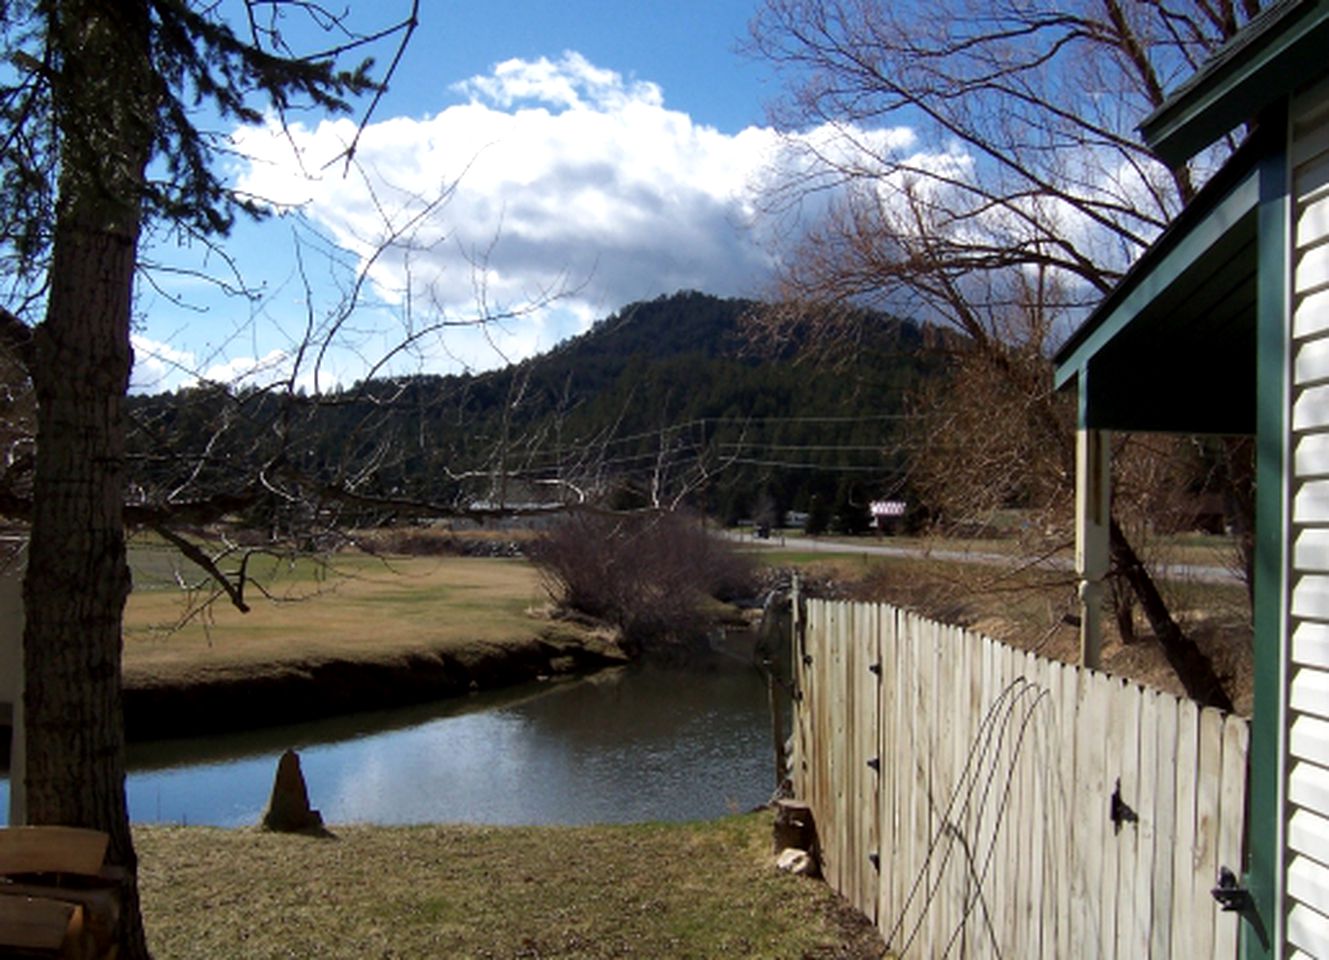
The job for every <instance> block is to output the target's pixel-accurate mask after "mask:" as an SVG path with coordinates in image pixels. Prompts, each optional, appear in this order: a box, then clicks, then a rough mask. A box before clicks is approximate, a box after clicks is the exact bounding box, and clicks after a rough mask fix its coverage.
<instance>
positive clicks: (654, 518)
mask: <svg viewBox="0 0 1329 960" xmlns="http://www.w3.org/2000/svg"><path fill="white" fill-rule="evenodd" d="M529 553H530V556H531V558H532V559H533V560H534V561H535V563H536V564H537V565H538V566H539V568H540V571H541V573H542V575H543V577H544V580H545V585H546V589H547V590H548V591H549V594H550V596H551V597H553V599H554V600H555V601H556V602H558V603H560V604H562V605H563V606H564V607H567V608H569V609H571V610H575V611H578V612H580V613H583V614H587V615H589V616H592V617H596V618H598V619H601V620H604V621H606V622H608V623H612V624H613V625H615V626H616V627H618V628H619V630H620V631H621V632H622V635H623V638H624V642H625V643H626V644H627V645H628V646H629V647H630V648H633V649H634V650H636V651H637V652H646V651H653V652H679V651H682V652H689V651H692V652H695V651H697V650H700V649H702V648H704V646H705V635H706V630H707V627H708V625H709V620H710V615H709V612H708V607H709V606H710V603H709V601H710V600H711V599H721V600H724V599H732V598H734V597H736V596H738V595H740V594H742V593H744V592H745V591H747V590H750V589H751V588H752V585H753V584H754V582H755V580H754V574H753V569H752V564H751V563H750V561H748V559H747V558H746V557H744V556H743V555H741V554H739V553H737V552H735V551H734V549H733V548H732V547H730V546H729V545H728V544H727V543H725V542H723V541H720V540H718V539H716V538H714V537H712V536H710V535H709V534H708V533H707V532H706V530H705V528H704V526H703V525H702V523H701V521H700V519H699V518H696V517H693V516H689V515H686V514H683V513H660V514H655V513H652V514H631V515H617V516H616V515H606V514H591V513H574V514H571V515H569V516H568V517H567V518H566V520H565V521H564V522H563V523H561V524H559V525H558V526H557V527H555V528H553V529H552V530H551V531H550V532H549V533H548V534H547V535H545V536H544V537H542V538H540V539H539V540H537V541H536V542H535V543H533V544H532V546H531V548H530V551H529Z"/></svg>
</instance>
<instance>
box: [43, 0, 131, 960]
mask: <svg viewBox="0 0 1329 960" xmlns="http://www.w3.org/2000/svg"><path fill="white" fill-rule="evenodd" d="M147 22H148V21H147V12H146V6H145V4H144V3H143V0H116V2H109V3H108V2H104V0H103V2H99V0H65V2H61V3H59V4H57V5H56V7H55V12H54V14H53V15H52V27H53V29H54V30H55V31H56V32H57V37H58V39H57V44H58V46H59V49H60V52H61V55H62V56H61V62H60V64H59V70H60V78H59V79H58V80H57V81H56V82H55V84H54V91H55V95H56V98H57V103H58V104H59V111H58V115H59V116H60V122H61V128H62V129H61V134H62V147H61V157H60V162H61V168H60V176H59V201H58V204H59V205H58V209H57V215H56V225H55V238H54V247H53V262H52V264H51V270H50V277H51V284H50V288H49V293H48V297H49V299H48V302H47V313H46V318H45V320H44V321H43V322H42V323H41V324H40V325H39V326H38V327H37V328H36V330H35V332H34V341H33V346H34V349H35V356H34V363H33V370H32V377H33V383H34V386H35V388H36V395H37V404H38V408H37V456H36V472H35V475H34V482H33V513H32V528H31V543H30V545H29V552H28V570H27V576H26V578H25V580H24V585H23V594H24V606H25V613H26V624H25V628H24V636H23V645H24V661H25V692H24V721H25V724H26V728H27V766H26V769H25V779H26V789H27V810H28V817H29V820H30V821H31V822H33V823H36V824H66V825H70V826H80V827H91V828H94V829H98V830H104V831H106V832H107V833H108V834H109V835H110V838H111V843H110V848H109V852H108V861H109V862H110V863H112V864H114V865H117V866H120V867H122V868H124V870H125V874H126V880H125V882H124V885H123V888H122V900H121V908H122V909H121V922H120V928H119V930H118V931H117V941H118V943H119V956H120V957H121V958H123V960H139V958H144V957H147V956H148V950H147V946H146V942H145V939H144V934H143V926H142V919H141V915H140V911H139V902H138V891H137V878H136V858H135V854H134V846H133V841H132V838H131V835H130V829H129V817H128V812H127V808H126V801H125V761H124V725H123V720H122V710H121V676H120V663H121V645H122V640H121V624H122V616H123V612H124V604H125V599H126V597H127V596H128V594H129V588H130V576H129V567H128V565H127V563H126V558H125V530H124V518H123V503H124V494H125V489H124V488H125V410H124V398H125V394H126V391H127V388H128V383H129V370H130V362H131V350H130V340H129V332H130V329H129V325H130V315H131V307H132V297H133V285H134V270H135V265H136V262H137V247H138V237H139V230H140V223H141V218H142V209H141V193H142V187H143V178H144V167H145V164H146V160H147V156H148V150H149V147H150V143H151V127H150V124H151V117H152V110H151V103H152V101H151V81H150V79H149V78H150V76H151V74H150V71H149V70H148V59H147V58H148V52H147V51H148V44H147V29H146V28H147ZM93 111H97V113H93ZM90 116H96V117H98V122H97V123H95V124H90V123H86V122H85V118H87V117H90ZM89 131H93V132H89Z"/></svg>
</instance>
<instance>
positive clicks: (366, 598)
mask: <svg viewBox="0 0 1329 960" xmlns="http://www.w3.org/2000/svg"><path fill="white" fill-rule="evenodd" d="M263 564H264V565H263V566H261V567H259V568H258V569H257V571H256V573H257V575H258V577H259V582H260V583H262V584H263V586H264V587H265V589H266V590H267V592H268V594H269V595H270V596H269V597H264V596H263V595H262V594H261V593H260V592H259V591H258V590H257V589H251V590H250V594H249V595H250V597H251V598H252V602H253V609H252V610H251V611H250V612H249V613H241V612H240V611H239V610H236V609H235V608H234V607H232V606H230V605H229V604H228V603H227V602H226V601H225V599H224V598H223V599H221V600H217V601H214V602H213V603H212V604H211V605H210V606H208V607H207V608H206V609H203V610H201V611H200V610H193V612H192V615H190V614H191V609H192V608H191V606H190V604H191V603H193V604H197V602H198V600H199V598H198V597H197V596H194V597H190V596H188V595H186V594H185V593H183V592H182V591H180V590H178V589H168V588H167V587H165V586H158V587H157V588H156V589H151V588H142V589H137V590H135V592H134V593H133V595H132V596H131V597H130V599H129V604H128V607H127V609H126V612H125V676H126V679H127V681H128V682H129V683H130V684H131V685H132V684H134V683H138V682H154V683H170V682H187V681H189V680H190V679H191V678H197V677H199V676H200V675H215V674H217V673H218V672H228V673H247V672H255V671H257V672H262V671H264V670H268V669H272V668H273V667H274V666H278V665H280V664H283V663H302V662H310V661H313V660H327V659H340V660H349V661H352V662H357V661H365V660H382V659H391V658H393V657H396V656H399V655H402V654H405V653H411V652H416V651H420V650H446V651H448V652H450V653H453V654H454V655H457V656H459V657H460V658H461V659H465V655H466V653H467V651H468V650H475V649H477V648H483V647H485V646H488V645H499V646H501V645H505V644H510V643H514V642H527V641H529V639H530V638H531V637H533V636H538V635H541V634H542V633H545V632H547V631H569V630H572V629H573V628H572V627H571V626H570V625H566V624H553V623H551V622H550V621H548V619H546V618H542V616H541V615H540V613H541V611H542V610H543V609H544V607H545V604H546V600H547V598H546V595H545V593H544V590H543V589H542V587H541V586H540V581H539V577H538V576H537V574H536V572H535V570H534V568H533V567H531V566H530V565H529V564H528V563H526V562H524V561H521V560H508V559H490V558H466V557H410V558H397V559H391V560H382V559H379V558H375V557H369V556H365V555H363V554H338V555H336V556H334V557H333V558H332V559H331V560H330V561H326V562H323V561H315V560H312V559H300V560H297V561H293V562H290V561H286V560H280V561H279V560H276V559H273V558H267V559H266V560H264V561H263ZM139 579H140V581H142V580H143V579H146V578H139ZM158 583H159V584H160V583H161V581H158ZM182 620H183V621H184V622H183V623H182Z"/></svg>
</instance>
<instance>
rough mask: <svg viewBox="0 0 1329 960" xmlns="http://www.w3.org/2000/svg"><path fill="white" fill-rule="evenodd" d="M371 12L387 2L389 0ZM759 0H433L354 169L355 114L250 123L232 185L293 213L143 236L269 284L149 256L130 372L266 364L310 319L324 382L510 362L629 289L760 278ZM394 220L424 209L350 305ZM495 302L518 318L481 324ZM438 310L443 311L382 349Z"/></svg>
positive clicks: (643, 294)
mask: <svg viewBox="0 0 1329 960" xmlns="http://www.w3.org/2000/svg"><path fill="white" fill-rule="evenodd" d="M402 6H403V8H404V4H403V5H402ZM363 9H366V8H364V7H362V8H361V10H363ZM368 9H369V10H370V12H371V13H372V15H373V16H377V17H383V16H386V14H385V12H384V11H385V10H390V9H392V4H391V3H383V4H379V5H372V6H370V7H369V8H368ZM754 9H755V8H754V2H753V0H719V2H700V0H670V2H655V0H650V2H645V0H633V2H622V0H620V2H608V0H571V2H561V3H552V2H533V0H490V2H486V3H476V2H472V3H459V4H446V5H445V4H441V3H438V2H436V0H425V2H424V3H423V4H422V11H421V24H420V27H419V29H418V30H417V32H416V34H415V36H414V38H413V39H412V42H411V44H410V46H409V48H408V49H407V51H406V54H405V58H404V60H403V61H402V63H401V65H400V67H399V68H398V72H397V74H396V76H395V77H394V79H393V82H392V86H391V88H390V90H389V92H388V94H387V95H386V96H385V97H384V98H383V100H382V101H381V102H380V104H379V105H378V107H377V109H376V112H375V113H374V116H373V118H372V120H371V123H370V125H369V127H368V128H367V129H366V130H365V133H364V141H363V143H362V148H361V151H360V157H361V160H362V163H363V164H364V168H363V169H362V170H360V171H353V172H351V173H349V174H344V173H343V171H342V170H341V169H340V168H337V169H336V170H327V169H323V165H324V163H325V162H326V159H327V158H328V157H331V156H333V155H335V153H336V147H337V143H338V141H337V139H336V138H337V137H338V136H346V135H349V130H350V129H351V127H350V126H349V123H350V122H349V121H347V120H342V121H341V123H340V124H339V125H334V124H331V123H327V122H323V123H320V118H318V117H315V116H308V115H302V114H296V115H294V117H295V119H296V121H297V123H296V127H295V129H294V131H293V133H292V135H291V136H289V137H288V136H279V137H276V138H273V137H271V136H266V137H265V136H262V135H259V134H255V133H254V132H252V131H251V132H250V133H249V135H248V137H247V138H245V137H243V136H242V137H241V143H240V149H241V152H242V153H244V152H248V153H250V154H252V155H255V156H256V157H257V159H250V160H248V161H245V160H238V159H237V160H235V161H231V165H232V168H233V174H234V176H235V181H236V182H237V183H238V184H239V185H240V186H241V187H242V188H244V189H251V190H253V191H254V192H255V193H257V194H259V195H260V196H263V197H265V198H266V199H270V200H273V201H276V204H275V206H274V209H278V210H283V211H294V210H297V209H298V210H300V211H301V214H302V216H301V218H300V219H297V218H296V217H293V216H289V215H288V216H278V217H273V218H271V219H269V220H267V221H264V222H262V223H260V224H257V225H254V224H241V225H240V226H238V227H237V229H236V231H235V232H234V234H233V235H232V236H231V237H229V238H227V239H226V240H224V241H223V242H222V244H221V251H220V253H219V252H218V251H207V250H204V249H202V248H200V247H198V246H197V245H195V246H193V247H190V248H188V249H181V248H180V247H179V246H178V245H177V244H176V243H175V241H174V240H173V239H171V238H169V237H161V236H158V237H157V238H155V240H153V241H152V242H150V243H149V245H148V246H147V257H148V259H150V260H153V261H156V262H161V263H166V264H170V265H172V266H183V267H186V268H192V269H195V270H197V271H198V272H199V273H200V274H202V275H205V276H208V277H212V278H214V280H221V281H223V282H225V283H226V285H227V286H234V284H233V283H232V281H233V279H234V278H235V277H236V276H237V275H238V276H240V277H243V279H244V282H245V284H247V285H248V286H249V287H251V288H252V289H253V290H254V291H256V293H257V294H258V296H257V297H256V298H255V299H254V300H253V301H252V302H250V301H249V300H246V299H244V298H241V297H236V296H231V295H226V294H225V293H224V292H223V289H222V287H221V286H220V285H219V284H217V283H214V282H211V281H207V280H204V279H202V277H196V276H191V275H188V274H181V273H177V272H174V271H160V270H159V271H155V272H152V273H150V274H149V275H148V276H149V277H150V278H151V280H150V282H144V283H141V284H140V296H139V301H138V303H139V311H138V313H139V315H138V321H137V333H136V355H137V370H136V374H135V388H136V389H139V390H148V391H153V390H159V389H167V388H171V387H174V386H179V385H181V384H185V383H189V382H192V381H194V380H195V379H196V378H197V377H198V376H200V375H202V376H205V377H207V378H209V379H217V380H234V379H235V378H237V377H242V378H243V377H248V378H249V379H250V381H251V382H259V381H264V380H267V379H271V378H272V377H273V376H274V375H275V371H281V370H286V369H289V367H290V365H291V364H292V363H293V362H295V361H294V360H293V359H292V358H293V357H294V356H295V355H296V353H297V351H298V348H299V344H300V342H301V341H302V340H303V339H305V336H306V333H307V332H308V331H310V330H311V329H312V330H314V331H315V333H316V334H319V333H320V331H321V333H322V334H323V335H326V337H327V338H328V339H329V341H330V342H331V343H332V347H331V349H329V350H328V351H327V352H326V354H324V355H323V356H322V357H321V359H320V361H319V363H318V364H317V366H318V376H317V378H315V375H314V369H315V363H314V362H313V360H311V358H310V357H309V356H308V355H306V356H305V357H304V358H302V360H301V361H300V366H301V370H300V373H299V376H300V379H301V380H302V382H304V383H305V385H306V386H307V387H311V388H312V387H313V386H315V384H317V386H318V387H319V388H326V387H327V386H330V385H332V384H335V383H345V382H348V381H352V380H354V379H356V378H358V377H359V376H361V375H363V373H364V372H365V371H366V370H373V369H377V370H378V371H379V372H389V371H392V372H414V371H431V372H452V371H456V370H459V369H481V368H485V367H491V366H496V365H501V364H502V363H503V362H505V361H510V360H519V359H522V358H523V357H525V356H529V355H530V354H532V353H534V352H539V351H542V350H547V349H548V348H550V347H552V346H553V345H554V344H555V343H557V342H558V341H559V340H561V339H563V338H564V337H566V336H568V335H570V334H573V333H576V332H579V331H580V330H583V329H584V328H585V327H586V326H587V325H588V324H589V323H590V322H592V321H593V320H595V319H599V318H600V317H603V316H606V315H608V314H609V313H612V312H613V311H615V310H617V309H618V308H620V307H622V306H624V305H625V304H626V303H628V302H630V301H631V300H634V299H641V298H648V297H653V296H658V295H660V294H666V293H671V292H673V291H674V290H676V289H679V288H683V287H695V288H698V289H705V290H710V291H714V292H716V293H719V294H725V295H739V294H744V295H746V294H752V295H759V294H760V293H761V292H762V291H763V289H764V288H765V286H766V284H767V283H768V282H769V266H770V263H771V260H770V257H769V254H768V253H766V252H763V251H761V250H759V249H758V246H757V245H756V241H755V240H754V239H753V237H752V235H751V234H750V231H749V224H748V223H747V222H746V221H747V219H748V217H747V214H746V213H744V208H743V203H742V202H741V201H740V200H739V199H738V197H739V194H742V193H744V192H745V191H746V189H747V183H748V182H749V181H750V180H751V179H752V177H753V176H754V174H755V173H756V172H757V171H758V170H759V169H760V166H761V160H760V156H759V155H760V154H762V152H763V151H766V152H769V150H770V149H771V146H772V143H773V136H772V134H771V131H769V130H766V129H764V121H765V115H766V105H767V102H768V101H769V100H770V99H771V97H772V96H773V95H774V92H775V90H774V87H773V84H772V81H771V78H770V70H769V68H768V67H767V66H766V65H764V64H762V63H761V62H759V61H757V60H755V59H753V58H751V57H748V56H745V55H742V54H741V53H739V52H738V48H739V46H740V44H741V43H742V41H743V40H744V38H745V36H746V31H747V24H748V21H749V19H750V17H751V15H752V14H753V12H754ZM358 12H359V11H357V14H358ZM291 36H292V38H293V40H294V42H299V40H301V39H303V38H302V37H301V36H300V35H299V34H297V33H296V32H295V31H292V32H291ZM390 52H391V50H390V48H386V47H385V48H383V49H382V50H381V51H380V52H379V59H380V62H382V61H384V60H385V59H386V57H387V56H388V55H389V54H390ZM246 141H247V142H246ZM293 145H298V146H299V148H300V149H301V150H302V151H304V154H303V157H302V163H297V162H296V161H295V152H294V151H293V149H292V146H293ZM301 168H303V169H301ZM497 171H503V172H502V173H499V172H497ZM311 172H312V177H313V180H314V181H317V182H316V183H313V182H310V174H311ZM449 190H451V191H452V194H453V195H452V197H451V199H450V200H448V202H447V203H444V204H441V205H440V206H439V207H438V208H437V209H436V210H433V211H432V212H430V213H429V214H428V215H423V214H422V210H423V209H424V208H425V206H426V204H427V203H428V202H429V201H430V200H432V199H437V197H438V195H439V194H441V193H443V192H445V191H449ZM371 208H372V209H371ZM385 211H388V212H385ZM403 223H411V224H412V227H411V231H410V236H409V238H407V237H405V236H400V237H398V240H399V245H400V246H401V247H407V246H409V247H412V248H413V249H411V250H410V251H408V252H402V251H401V250H396V251H392V252H391V253H388V254H384V255H381V256H380V258H379V262H378V263H377V265H376V266H375V267H374V268H373V269H371V270H370V271H369V278H370V282H369V283H367V284H366V285H365V286H364V288H363V289H362V292H361V300H360V303H361V306H359V307H358V308H357V310H356V311H355V313H354V314H352V315H350V316H341V315H340V314H339V313H338V312H337V308H338V301H339V299H340V298H341V297H342V296H343V295H344V292H345V290H346V288H347V287H348V286H349V285H350V284H351V283H352V282H353V280H354V274H355V272H356V271H357V270H364V269H365V268H366V266H367V264H368V262H369V260H368V258H369V257H370V255H371V251H372V250H373V249H374V248H375V245H376V244H378V243H380V242H381V241H382V239H383V238H384V236H386V235H389V234H392V233H394V232H395V231H398V230H400V228H401V224H403ZM560 224H561V226H560ZM311 228H312V230H311ZM314 231H316V232H317V236H316V235H315V232H314ZM323 238H330V239H332V240H333V241H334V243H335V246H334V247H329V246H328V245H327V244H326V243H325V242H323ZM297 245H298V246H299V248H300V250H299V261H297V253H296V249H297ZM221 254H224V257H223V256H222V255H221ZM225 258H231V259H233V261H234V265H233V266H232V265H230V264H227V263H226V261H225ZM334 259H336V260H338V261H339V262H340V264H341V266H340V267H338V268H334V267H333V266H332V263H333V260H334ZM297 262H302V263H303V267H304V275H303V276H301V274H300V272H299V271H298V269H297ZM334 273H335V274H336V276H335V277H334V276H333V274H334ZM306 278H308V282H306ZM546 301H548V302H546ZM486 313H489V314H497V315H499V316H500V317H503V316H504V315H507V314H515V315H516V316H512V317H507V318H506V319H502V320H501V321H500V322H496V323H493V324H490V325H488V326H486V327H484V328H483V329H482V328H478V327H472V326H469V325H468V324H469V322H470V321H472V320H474V319H475V318H476V317H478V316H482V315H485V314H486ZM431 323H432V324H442V325H446V326H445V328H444V329H442V330H440V331H439V332H437V333H436V334H431V335H430V336H428V337H421V339H420V340H419V341H417V342H413V343H412V345H411V346H412V349H410V350H407V351H403V352H400V353H396V354H393V355H392V356H391V359H390V360H389V361H388V362H387V363H386V364H385V365H384V366H382V367H379V368H375V367H374V364H375V363H376V362H378V361H379V360H381V359H382V358H383V357H385V356H387V355H388V354H390V353H391V351H392V350H393V349H394V348H395V347H396V346H398V345H399V343H400V342H401V341H402V340H403V339H404V338H406V337H408V336H409V335H410V334H411V333H412V332H418V331H419V330H420V329H421V328H422V327H428V326H429V325H431ZM333 329H335V330H336V336H335V337H334V336H332V335H331V334H330V333H329V331H330V330H333Z"/></svg>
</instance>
